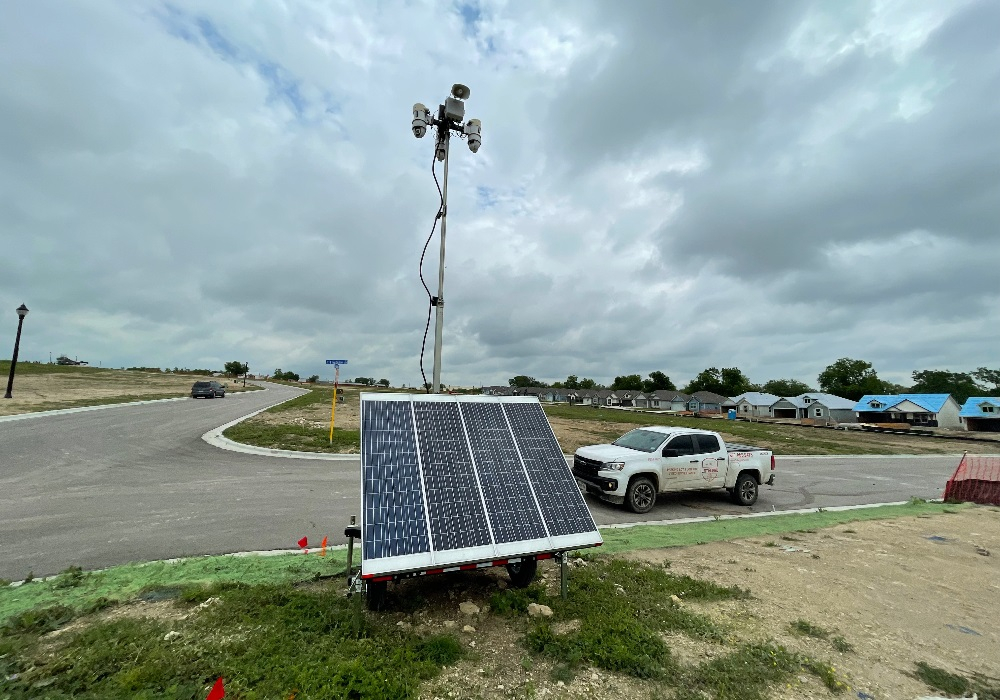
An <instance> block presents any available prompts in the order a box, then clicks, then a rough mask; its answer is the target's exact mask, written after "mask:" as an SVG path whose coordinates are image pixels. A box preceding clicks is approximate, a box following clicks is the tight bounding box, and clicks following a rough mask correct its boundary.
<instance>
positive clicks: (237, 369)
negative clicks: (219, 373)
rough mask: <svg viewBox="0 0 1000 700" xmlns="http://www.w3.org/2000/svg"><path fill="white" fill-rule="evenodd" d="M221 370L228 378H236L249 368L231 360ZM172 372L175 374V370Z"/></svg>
mask: <svg viewBox="0 0 1000 700" xmlns="http://www.w3.org/2000/svg"><path fill="white" fill-rule="evenodd" d="M223 369H224V370H225V372H226V374H228V375H229V376H230V377H238V376H240V375H241V374H243V373H244V372H246V371H247V370H248V369H249V367H248V366H247V365H245V364H243V363H242V362H240V361H239V360H233V361H232V362H227V363H226V365H225V367H223ZM174 371H175V372H176V371H177V370H176V369H175V370H174Z"/></svg>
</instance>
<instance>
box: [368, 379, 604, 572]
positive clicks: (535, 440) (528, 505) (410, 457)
mask: <svg viewBox="0 0 1000 700" xmlns="http://www.w3.org/2000/svg"><path fill="white" fill-rule="evenodd" d="M361 447H362V450H361V470H362V476H363V481H362V503H363V508H362V520H361V525H362V542H363V549H362V551H363V559H362V572H363V573H364V574H367V575H379V574H385V573H397V572H405V571H417V570H421V569H431V568H435V567H440V566H447V565H450V564H461V563H472V562H477V561H489V560H490V559H494V558H505V557H506V558H510V557H515V556H520V555H530V554H534V553H541V552H551V551H561V550H566V549H576V548H579V547H586V546H593V545H595V544H600V543H601V536H600V534H599V533H598V531H597V527H596V525H595V524H594V520H593V518H592V517H591V516H590V511H589V510H588V508H587V505H586V503H585V502H584V500H583V496H582V495H581V494H580V490H579V489H578V488H577V486H576V481H575V480H574V478H573V476H572V473H571V472H570V469H569V466H568V465H567V464H566V461H565V458H564V457H563V454H562V450H561V449H560V448H559V443H558V442H557V441H556V439H555V435H554V434H553V433H552V429H551V428H550V427H549V425H548V421H547V420H546V418H545V414H544V412H543V411H542V409H541V406H540V405H539V404H538V401H537V399H533V398H526V397H505V398H502V399H501V398H494V397H460V396H442V395H427V394H418V395H410V394H362V395H361Z"/></svg>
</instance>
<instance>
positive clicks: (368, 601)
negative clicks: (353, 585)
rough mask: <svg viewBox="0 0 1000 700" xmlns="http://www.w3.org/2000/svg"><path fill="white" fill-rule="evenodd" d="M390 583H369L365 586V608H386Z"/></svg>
mask: <svg viewBox="0 0 1000 700" xmlns="http://www.w3.org/2000/svg"><path fill="white" fill-rule="evenodd" d="M387 588H388V581H369V582H368V583H366V584H365V606H366V607H367V608H368V609H369V610H382V609H384V608H385V599H386V590H387Z"/></svg>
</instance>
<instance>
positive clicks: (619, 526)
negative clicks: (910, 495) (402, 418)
mask: <svg viewBox="0 0 1000 700" xmlns="http://www.w3.org/2000/svg"><path fill="white" fill-rule="evenodd" d="M237 422H238V421H237ZM909 503H910V502H909V501H893V502H891V503H867V504H864V505H856V506H830V507H829V508H800V509H796V510H778V511H769V512H764V513H744V514H734V515H722V516H719V518H718V520H717V519H716V518H715V516H705V517H698V518H678V519H676V520H647V521H644V522H639V523H616V524H611V525H599V526H598V528H597V529H598V530H624V529H627V528H630V527H639V526H642V525H654V526H659V527H665V526H670V525H688V524H691V523H711V522H719V521H722V520H743V519H746V518H765V517H769V516H772V515H802V514H809V513H819V512H840V511H848V510H863V509H865V508H881V507H884V506H905V505H908V504H909ZM927 503H944V501H943V500H942V499H939V498H935V499H931V500H928V501H927ZM692 546H694V545H692ZM318 549H320V548H319V547H308V548H306V551H305V553H306V554H309V553H310V552H309V550H313V551H315V550H318ZM343 549H347V545H346V544H336V545H328V546H327V550H329V551H337V550H343ZM301 553H303V550H301V549H263V550H256V551H247V552H230V553H228V554H202V555H197V556H193V557H175V558H173V559H157V560H155V561H147V562H141V563H140V565H141V566H147V565H151V564H177V563H179V562H182V561H189V560H191V559H202V558H204V557H254V556H258V557H274V556H279V555H282V554H301ZM105 570H106V569H94V570H93V571H92V572H88V573H97V572H100V571H105ZM59 576H60V574H54V575H52V576H45V577H42V578H36V579H33V580H35V581H42V582H44V581H50V580H52V579H56V578H58V577H59ZM9 585H10V587H11V588H17V587H19V586H22V585H24V581H14V582H12V583H10V584H9Z"/></svg>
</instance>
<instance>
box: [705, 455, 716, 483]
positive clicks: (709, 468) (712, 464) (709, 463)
mask: <svg viewBox="0 0 1000 700" xmlns="http://www.w3.org/2000/svg"><path fill="white" fill-rule="evenodd" d="M718 476H719V460H717V459H715V458H714V457H709V458H707V459H704V460H702V462H701V478H702V479H704V480H705V481H711V480H712V479H715V478H717V477H718Z"/></svg>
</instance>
